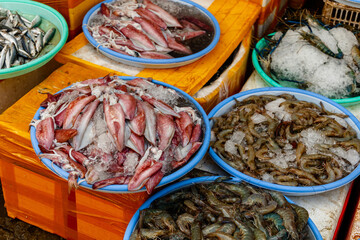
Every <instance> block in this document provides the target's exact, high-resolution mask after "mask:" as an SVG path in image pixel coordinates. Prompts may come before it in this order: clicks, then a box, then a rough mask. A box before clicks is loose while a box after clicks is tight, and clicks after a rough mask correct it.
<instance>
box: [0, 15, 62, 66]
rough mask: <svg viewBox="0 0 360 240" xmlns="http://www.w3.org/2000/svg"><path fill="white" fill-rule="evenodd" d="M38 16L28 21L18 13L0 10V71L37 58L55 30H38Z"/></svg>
mask: <svg viewBox="0 0 360 240" xmlns="http://www.w3.org/2000/svg"><path fill="white" fill-rule="evenodd" d="M41 22H42V19H41V17H40V16H39V15H36V16H34V17H33V19H32V20H31V21H30V20H28V19H27V18H25V17H22V16H20V14H19V13H18V12H15V13H12V12H11V11H10V10H7V9H4V8H0V50H1V51H0V69H3V68H10V67H14V66H19V65H22V64H25V63H27V62H30V61H31V60H33V59H35V58H37V57H38V56H39V55H40V53H41V51H42V50H43V49H44V47H45V45H47V44H49V42H50V41H51V39H52V38H53V37H54V35H55V32H56V29H55V28H50V29H49V30H48V31H46V32H45V31H44V30H42V29H41V28H39V25H40V24H41Z"/></svg>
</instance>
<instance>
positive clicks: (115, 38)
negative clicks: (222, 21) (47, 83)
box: [87, 0, 214, 59]
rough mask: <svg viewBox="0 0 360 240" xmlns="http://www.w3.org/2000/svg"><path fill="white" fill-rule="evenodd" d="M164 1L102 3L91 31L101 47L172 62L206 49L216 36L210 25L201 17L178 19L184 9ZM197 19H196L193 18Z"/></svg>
mask: <svg viewBox="0 0 360 240" xmlns="http://www.w3.org/2000/svg"><path fill="white" fill-rule="evenodd" d="M163 5H164V6H163V7H161V1H157V2H152V1H150V0H144V1H139V2H137V1H136V0H131V1H124V0H116V1H113V2H110V3H102V4H101V7H100V10H99V12H98V13H97V14H96V15H94V16H92V17H91V19H90V20H89V23H88V26H87V28H88V30H89V32H90V34H91V36H92V37H93V38H94V39H95V41H96V42H97V43H99V44H100V45H101V46H103V47H105V48H109V49H110V50H113V51H114V52H117V53H121V54H124V55H128V56H132V57H139V58H150V59H171V58H176V57H183V56H187V55H190V54H193V53H196V52H198V51H201V50H202V49H204V48H206V47H207V46H208V45H209V44H210V42H211V40H212V38H213V35H214V29H213V27H212V26H210V25H208V23H207V21H206V20H205V21H204V20H200V19H199V18H197V17H192V16H181V18H179V19H178V18H177V17H175V16H174V15H173V14H172V13H171V12H175V13H177V14H179V12H180V10H182V7H181V6H180V5H179V6H177V5H176V4H173V5H171V4H169V3H168V2H167V1H165V2H164V4H163ZM193 16H194V15H193Z"/></svg>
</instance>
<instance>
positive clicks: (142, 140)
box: [30, 76, 210, 194]
mask: <svg viewBox="0 0 360 240" xmlns="http://www.w3.org/2000/svg"><path fill="white" fill-rule="evenodd" d="M30 133H31V142H32V145H33V148H34V150H35V152H36V154H37V155H38V157H39V158H40V159H41V161H42V162H43V163H44V164H45V165H46V166H47V167H48V168H49V169H50V170H52V171H53V172H54V173H55V174H57V175H59V176H61V177H62V178H65V179H67V180H68V183H69V188H70V189H72V188H77V187H79V186H82V187H85V188H88V189H93V190H97V191H103V192H113V193H117V192H135V191H145V190H146V191H147V192H148V193H149V194H150V193H151V192H152V191H153V189H154V188H155V187H159V186H162V185H165V184H168V183H170V182H172V181H174V180H176V179H178V178H180V177H182V176H183V175H185V174H186V173H187V172H189V171H190V170H191V169H192V168H193V167H194V166H195V165H196V164H197V163H198V162H199V161H200V160H201V158H202V157H203V156H204V155H205V153H206V152H207V149H208V146H209V142H210V127H209V122H208V120H207V116H206V113H205V112H204V110H203V109H202V108H201V106H200V105H199V104H198V103H197V102H196V101H195V100H194V99H193V98H192V97H190V96H189V95H188V94H187V93H185V92H183V91H181V90H179V89H177V88H175V87H173V86H171V85H168V84H166V83H163V82H159V81H155V80H151V79H143V78H134V77H119V76H111V77H110V76H106V77H104V78H98V79H88V80H85V81H82V82H78V83H75V84H73V85H71V86H70V87H68V88H66V89H64V90H63V91H60V92H59V93H57V94H54V95H52V94H48V97H47V98H46V99H45V100H44V102H43V103H42V104H41V106H40V108H39V110H38V111H37V112H36V114H35V116H34V119H33V121H32V123H31V130H30Z"/></svg>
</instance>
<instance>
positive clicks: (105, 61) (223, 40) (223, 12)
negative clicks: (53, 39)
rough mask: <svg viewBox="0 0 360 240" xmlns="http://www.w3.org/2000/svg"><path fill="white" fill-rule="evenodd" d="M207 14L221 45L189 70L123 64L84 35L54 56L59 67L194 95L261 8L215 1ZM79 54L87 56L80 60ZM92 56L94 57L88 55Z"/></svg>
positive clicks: (250, 24)
mask: <svg viewBox="0 0 360 240" xmlns="http://www.w3.org/2000/svg"><path fill="white" fill-rule="evenodd" d="M208 10H209V11H210V12H211V13H212V14H213V15H214V16H215V17H216V19H217V20H218V22H219V25H220V32H221V34H220V40H219V43H218V44H217V46H216V47H215V48H214V49H213V50H212V51H211V52H210V53H209V54H207V55H206V56H204V57H202V58H201V59H199V60H198V61H196V62H194V63H191V64H189V65H186V66H182V67H178V68H171V69H161V70H159V69H142V68H136V67H131V66H128V65H124V64H120V63H118V62H115V61H113V60H111V59H109V58H106V57H105V56H103V55H102V54H101V53H98V52H96V49H95V48H93V47H92V46H91V45H90V44H89V43H88V41H87V39H86V38H85V36H84V34H83V33H82V34H80V35H79V36H77V37H76V38H74V39H73V40H72V41H70V42H69V43H67V44H66V45H65V46H64V48H63V49H62V50H61V51H60V52H59V53H58V54H57V55H56V56H55V59H56V60H57V61H59V62H60V63H66V62H73V63H76V64H78V65H81V66H85V67H87V68H90V69H102V70H105V71H108V72H112V71H115V72H116V73H117V74H118V75H133V76H139V77H152V78H154V79H156V80H159V81H163V82H166V83H169V84H172V85H174V86H175V87H178V88H180V89H181V90H184V91H185V92H187V93H189V94H190V95H194V94H195V93H196V92H197V91H199V90H200V89H201V88H202V87H203V86H204V85H205V84H206V82H207V81H208V80H209V79H210V78H211V77H212V76H213V75H214V74H215V73H216V72H217V70H218V69H219V68H220V66H221V65H222V64H223V63H224V62H225V60H226V59H227V58H228V57H229V56H230V54H231V53H232V52H233V51H234V50H235V48H236V47H237V46H238V45H239V44H240V43H241V41H242V40H243V39H244V37H245V36H246V35H247V34H248V33H249V32H250V30H251V28H252V26H253V24H254V23H255V21H256V20H257V18H258V15H259V12H260V6H259V5H258V4H254V3H251V2H249V1H243V0H242V1H239V0H229V1H226V4H224V1H222V0H214V1H213V2H212V4H211V5H210V6H209V7H208ZM91 51H92V52H91ZM80 52H84V53H85V54H83V56H82V57H79V56H80V54H79V53H80ZM90 52H91V54H89V53H90ZM89 55H91V56H94V55H95V56H96V58H94V57H89Z"/></svg>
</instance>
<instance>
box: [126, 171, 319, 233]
mask: <svg viewBox="0 0 360 240" xmlns="http://www.w3.org/2000/svg"><path fill="white" fill-rule="evenodd" d="M220 177H222V176H205V177H197V178H190V179H186V180H183V181H180V182H177V183H174V184H172V185H170V186H167V187H166V188H164V189H162V190H161V191H159V192H157V193H156V194H154V195H152V196H151V197H150V198H149V199H148V200H146V201H145V202H144V203H143V204H142V205H141V206H140V207H139V209H138V210H137V211H136V212H135V213H134V215H133V217H132V218H131V220H130V222H129V224H128V226H127V227H126V230H125V234H124V240H129V239H130V236H131V234H132V232H133V230H134V228H135V226H136V224H137V222H138V219H139V216H140V211H141V210H143V209H146V208H148V207H149V206H150V205H151V203H152V202H153V201H154V200H156V199H158V198H160V197H163V196H165V195H167V194H170V193H172V192H174V191H177V190H180V189H182V188H185V187H189V186H192V185H195V184H199V183H208V182H214V181H215V180H216V179H218V178H220ZM241 181H242V179H240V178H236V177H229V179H228V180H226V182H230V183H240V182H241ZM285 198H286V200H287V201H289V202H290V203H294V202H293V201H292V200H290V199H289V198H287V197H286V196H285ZM307 223H308V225H309V227H310V229H311V230H312V232H313V234H314V236H315V239H317V240H320V239H322V237H321V234H320V232H319V230H318V229H317V227H316V225H315V223H314V222H313V221H312V220H311V218H310V217H309V219H308V222H307Z"/></svg>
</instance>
